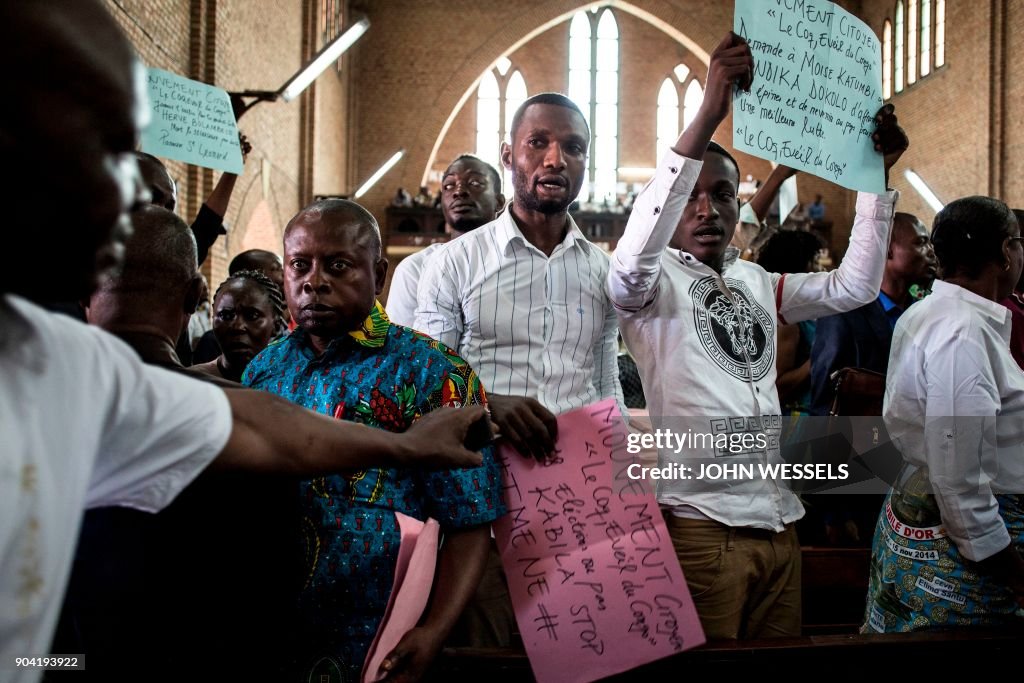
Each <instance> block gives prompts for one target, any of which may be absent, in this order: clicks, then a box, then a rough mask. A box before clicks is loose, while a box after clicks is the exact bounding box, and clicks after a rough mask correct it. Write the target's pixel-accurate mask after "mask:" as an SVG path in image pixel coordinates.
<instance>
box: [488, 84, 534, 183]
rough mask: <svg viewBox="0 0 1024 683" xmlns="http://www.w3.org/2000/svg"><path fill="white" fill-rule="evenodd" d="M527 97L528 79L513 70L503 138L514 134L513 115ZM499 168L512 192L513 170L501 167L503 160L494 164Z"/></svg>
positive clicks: (508, 88)
mask: <svg viewBox="0 0 1024 683" xmlns="http://www.w3.org/2000/svg"><path fill="white" fill-rule="evenodd" d="M526 98H527V94H526V81H525V80H524V79H523V75H522V74H521V73H519V71H518V70H516V71H513V72H512V75H511V76H509V78H508V82H507V83H506V85H505V104H504V106H505V117H504V120H505V127H504V129H503V130H502V133H501V139H502V140H508V142H510V143H511V140H510V139H509V138H510V136H511V135H512V117H513V116H515V115H516V110H517V109H519V105H521V104H522V103H523V102H524V101H525V100H526ZM494 167H495V168H497V169H498V170H500V171H502V175H503V177H504V182H503V186H504V187H505V188H506V192H508V193H509V194H511V193H512V171H510V170H508V169H503V168H501V160H500V159H499V160H498V163H497V164H495V166H494Z"/></svg>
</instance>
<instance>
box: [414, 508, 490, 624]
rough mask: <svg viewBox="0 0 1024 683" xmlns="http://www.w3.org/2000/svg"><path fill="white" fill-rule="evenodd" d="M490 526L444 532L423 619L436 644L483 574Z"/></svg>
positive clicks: (456, 616) (470, 595) (456, 617)
mask: <svg viewBox="0 0 1024 683" xmlns="http://www.w3.org/2000/svg"><path fill="white" fill-rule="evenodd" d="M489 529H490V525H488V524H482V525H480V526H475V527H472V528H469V529H463V530H460V531H455V532H452V533H450V534H445V538H444V545H443V547H442V549H441V561H440V563H439V567H438V572H437V580H436V581H435V584H434V593H433V595H432V597H431V600H430V609H429V611H428V613H427V618H426V620H425V621H424V622H423V628H425V629H429V630H430V631H431V632H433V634H434V636H435V637H436V638H437V642H438V643H439V644H440V643H441V642H443V641H444V639H445V638H447V637H448V634H449V633H450V632H451V630H452V627H453V626H455V622H456V621H458V619H459V616H460V615H461V614H462V610H464V609H465V608H466V604H467V603H469V600H470V598H471V597H473V593H474V592H476V587H477V585H478V584H479V583H480V577H481V576H483V573H484V566H485V565H486V564H487V553H488V549H489V545H490V540H491V536H490V533H489Z"/></svg>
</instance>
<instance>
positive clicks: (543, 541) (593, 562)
mask: <svg viewBox="0 0 1024 683" xmlns="http://www.w3.org/2000/svg"><path fill="white" fill-rule="evenodd" d="M557 450H558V452H557V455H556V457H555V458H554V459H553V460H552V461H550V462H549V463H545V464H541V463H538V462H536V461H535V460H532V459H528V458H524V457H523V456H521V455H519V453H517V452H516V451H514V450H513V449H511V448H508V447H502V448H500V449H499V453H498V457H499V461H500V464H501V467H502V474H503V477H504V486H505V501H506V503H507V504H508V508H509V514H508V515H506V516H505V517H502V518H501V519H500V520H498V522H496V523H495V525H494V529H495V537H496V539H497V542H498V549H499V550H500V551H501V556H502V562H503V564H504V566H505V573H506V574H507V576H508V583H509V591H510V592H511V595H512V603H513V605H514V607H515V612H516V621H517V622H518V624H519V631H520V633H521V634H522V637H523V643H524V644H525V645H526V652H527V654H528V655H529V657H530V665H531V666H532V667H533V672H534V675H535V676H536V678H537V681H538V683H574V682H576V681H593V680H596V679H599V678H603V677H605V676H610V675H612V674H615V673H619V672H622V671H626V670H628V669H632V668H634V667H636V666H640V665H641V664H646V663H647V662H651V661H654V660H656V659H660V658H662V657H666V656H668V655H671V654H674V653H676V652H681V651H683V650H688V649H690V648H693V647H697V646H698V645H702V644H703V643H704V633H703V631H702V630H701V627H700V622H699V620H698V618H697V612H696V610H695V609H694V607H693V600H692V599H691V598H690V593H689V591H688V590H687V588H686V582H685V580H684V579H683V572H682V569H680V567H679V562H678V560H677V559H676V556H675V552H674V550H673V549H672V542H671V541H670V539H669V536H668V532H667V530H666V528H665V522H664V520H662V518H661V514H660V512H659V509H658V504H657V501H656V500H655V499H654V496H653V495H652V494H651V492H650V491H649V489H647V487H646V485H645V484H644V482H643V481H640V480H634V479H631V478H630V477H629V465H631V464H634V462H635V461H634V458H635V456H633V455H630V454H629V453H627V451H626V428H625V425H624V423H623V421H622V418H621V416H620V414H619V411H618V409H617V408H616V405H615V401H613V400H611V399H608V400H605V401H601V402H599V403H595V404H593V405H590V406H587V407H585V408H581V409H579V410H574V411H572V412H569V413H565V414H563V415H560V416H559V417H558V444H557Z"/></svg>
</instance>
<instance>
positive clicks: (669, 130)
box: [655, 64, 704, 159]
mask: <svg viewBox="0 0 1024 683" xmlns="http://www.w3.org/2000/svg"><path fill="white" fill-rule="evenodd" d="M680 101H681V102H682V107H680V106H679V103H680ZM703 101H704V89H703V88H701V85H700V81H698V80H697V78H696V76H693V75H692V73H691V72H690V68H689V67H688V66H686V65H685V64H680V65H678V66H677V67H676V68H675V69H673V70H672V76H669V77H668V78H666V79H665V80H664V81H662V82H661V89H660V90H658V149H657V151H656V155H655V158H657V159H660V158H661V155H663V154H664V153H665V148H667V147H671V146H672V145H674V144H675V142H676V138H678V137H679V132H680V131H683V130H686V128H687V126H689V125H690V123H692V122H693V119H694V117H695V116H697V110H699V109H700V105H701V103H702V102H703Z"/></svg>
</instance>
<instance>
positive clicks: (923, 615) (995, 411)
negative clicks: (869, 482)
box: [863, 197, 1024, 632]
mask: <svg viewBox="0 0 1024 683" xmlns="http://www.w3.org/2000/svg"><path fill="white" fill-rule="evenodd" d="M1021 240H1022V238H1021V236H1020V226H1019V225H1018V224H1017V220H1016V218H1015V217H1014V215H1013V213H1012V212H1011V211H1010V209H1009V208H1008V207H1007V206H1006V205H1005V204H1003V203H1002V202H1000V201H997V200H995V199H990V198H988V197H966V198H964V199H959V200H957V201H955V202H952V203H951V204H949V205H947V206H946V207H945V208H944V209H943V210H942V211H940V212H939V214H938V215H937V216H936V217H935V223H934V226H933V229H932V242H933V244H934V246H935V254H936V256H937V257H938V259H939V263H940V265H941V267H942V271H943V279H942V280H941V281H936V283H935V286H934V289H933V290H932V294H931V296H929V297H928V298H926V299H925V300H924V301H921V302H920V303H917V304H915V305H914V306H912V307H911V308H910V309H909V310H908V311H907V312H906V313H905V314H903V316H901V317H900V320H899V322H898V323H897V324H896V331H895V333H894V335H893V343H892V350H891V353H890V356H889V373H888V379H887V384H886V392H885V407H884V415H885V421H886V426H887V428H888V429H889V432H890V435H891V436H892V439H893V442H894V443H895V444H896V446H897V447H898V448H899V450H900V452H901V453H902V454H903V459H904V462H905V465H904V470H903V473H902V474H901V476H900V478H899V481H897V483H896V485H895V486H894V488H893V491H892V492H891V493H890V494H889V496H888V497H887V499H886V502H885V505H884V506H883V509H882V511H881V514H880V516H879V519H878V524H877V526H876V529H875V539H874V547H873V549H872V562H871V577H870V585H869V588H868V604H867V610H866V613H865V624H864V626H863V630H864V631H865V632H881V631H885V632H899V631H912V630H917V629H927V628H943V627H946V628H949V627H958V626H982V625H997V624H1008V623H1013V622H1019V623H1024V619H1021V615H1022V614H1024V611H1022V609H1021V608H1022V606H1024V561H1022V559H1021V553H1022V551H1024V495H1021V494H1022V493H1024V373H1022V372H1021V370H1020V368H1019V367H1018V366H1017V364H1016V363H1015V362H1014V360H1013V358H1012V356H1011V355H1010V349H1009V340H1010V314H1009V311H1008V310H1007V309H1006V308H1004V307H1003V306H1002V305H1000V304H999V303H998V302H999V301H1000V300H1002V299H1003V298H1005V297H1006V296H1008V295H1009V293H1010V292H1011V291H1012V290H1013V286H1014V285H1015V284H1016V282H1017V279H1018V278H1019V277H1020V275H1021V269H1022V266H1024V247H1022V245H1021Z"/></svg>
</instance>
